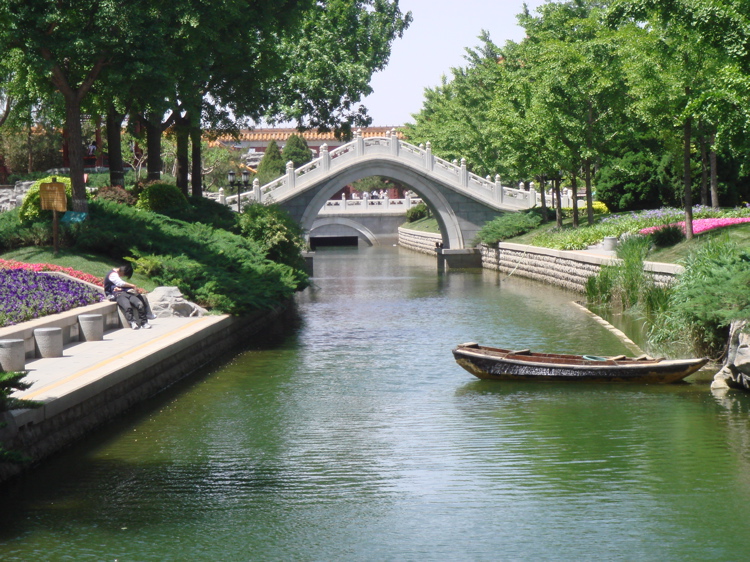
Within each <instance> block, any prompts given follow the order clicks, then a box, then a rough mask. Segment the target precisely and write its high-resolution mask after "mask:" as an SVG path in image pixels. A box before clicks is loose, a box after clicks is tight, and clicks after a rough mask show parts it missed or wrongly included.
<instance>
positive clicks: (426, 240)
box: [398, 227, 443, 256]
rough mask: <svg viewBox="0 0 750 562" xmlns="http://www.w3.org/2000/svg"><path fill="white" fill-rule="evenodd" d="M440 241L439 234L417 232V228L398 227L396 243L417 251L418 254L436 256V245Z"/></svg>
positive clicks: (440, 236)
mask: <svg viewBox="0 0 750 562" xmlns="http://www.w3.org/2000/svg"><path fill="white" fill-rule="evenodd" d="M442 242H443V237H442V235H440V234H433V233H431V232H419V231H417V230H409V229H408V228H403V227H401V228H399V229H398V245H399V246H403V247H404V248H407V249H409V250H413V251H415V252H419V253H420V254H428V255H430V256H436V255H437V245H438V244H441V243H442Z"/></svg>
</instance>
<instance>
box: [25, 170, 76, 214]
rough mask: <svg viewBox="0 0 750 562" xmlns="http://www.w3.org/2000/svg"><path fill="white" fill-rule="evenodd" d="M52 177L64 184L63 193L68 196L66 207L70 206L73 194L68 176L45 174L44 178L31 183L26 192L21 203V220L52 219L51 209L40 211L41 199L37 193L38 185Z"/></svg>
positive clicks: (47, 181) (50, 179) (49, 180)
mask: <svg viewBox="0 0 750 562" xmlns="http://www.w3.org/2000/svg"><path fill="white" fill-rule="evenodd" d="M53 179H54V180H55V181H57V182H58V183H62V184H64V185H65V193H66V194H67V196H68V208H70V204H71V203H70V201H71V199H70V198H71V197H72V195H73V191H72V189H73V188H72V187H71V183H70V178H66V177H63V176H47V177H46V178H42V179H40V180H37V181H35V182H34V183H33V184H31V187H30V188H29V190H28V191H27V192H26V196H25V197H24V199H23V203H21V213H20V217H21V221H23V222H32V221H37V220H45V221H51V220H52V211H42V199H41V195H40V194H39V186H40V185H41V184H43V183H49V182H51V181H52V180H53Z"/></svg>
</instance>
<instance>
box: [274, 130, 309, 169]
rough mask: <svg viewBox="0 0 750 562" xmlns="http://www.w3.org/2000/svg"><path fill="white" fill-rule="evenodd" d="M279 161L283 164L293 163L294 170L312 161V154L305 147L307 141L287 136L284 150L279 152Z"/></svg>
mask: <svg viewBox="0 0 750 562" xmlns="http://www.w3.org/2000/svg"><path fill="white" fill-rule="evenodd" d="M281 159H282V160H283V161H284V162H292V163H294V167H295V168H299V167H300V166H302V164H307V163H308V162H309V161H310V160H312V152H310V147H308V146H307V141H306V140H305V139H304V137H301V136H300V135H289V138H288V139H286V144H285V145H284V149H283V150H282V151H281Z"/></svg>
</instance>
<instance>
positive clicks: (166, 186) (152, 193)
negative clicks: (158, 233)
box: [135, 181, 187, 213]
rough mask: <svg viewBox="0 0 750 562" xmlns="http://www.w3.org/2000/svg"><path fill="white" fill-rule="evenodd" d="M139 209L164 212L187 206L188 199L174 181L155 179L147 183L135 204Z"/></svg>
mask: <svg viewBox="0 0 750 562" xmlns="http://www.w3.org/2000/svg"><path fill="white" fill-rule="evenodd" d="M135 206H136V207H138V208H139V209H143V210H145V211H153V212H155V213H162V212H165V211H169V210H170V209H180V208H184V207H186V206H187V199H186V198H185V196H184V195H183V194H182V192H181V191H180V189H179V188H178V187H177V186H176V185H175V184H173V183H169V182H164V181H154V182H151V183H148V184H146V186H145V187H144V189H143V191H142V192H141V193H140V195H139V196H138V202H137V203H136V204H135Z"/></svg>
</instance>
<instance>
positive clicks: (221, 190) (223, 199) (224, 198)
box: [219, 187, 227, 205]
mask: <svg viewBox="0 0 750 562" xmlns="http://www.w3.org/2000/svg"><path fill="white" fill-rule="evenodd" d="M219 203H221V204H222V205H226V204H227V196H226V195H224V188H223V187H220V188H219Z"/></svg>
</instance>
